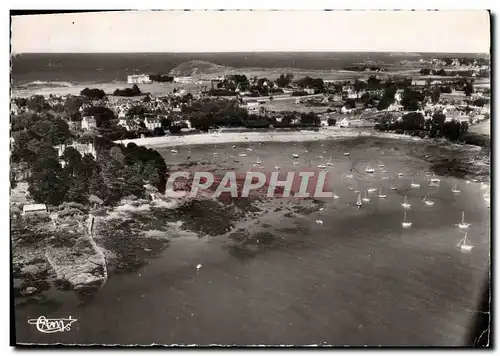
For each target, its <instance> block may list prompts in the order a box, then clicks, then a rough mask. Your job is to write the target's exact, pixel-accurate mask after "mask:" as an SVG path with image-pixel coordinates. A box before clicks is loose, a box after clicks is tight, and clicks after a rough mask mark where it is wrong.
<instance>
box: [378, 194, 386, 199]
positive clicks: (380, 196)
mask: <svg viewBox="0 0 500 356" xmlns="http://www.w3.org/2000/svg"><path fill="white" fill-rule="evenodd" d="M378 197H379V198H380V199H385V198H387V195H383V194H381V195H379V196H378Z"/></svg>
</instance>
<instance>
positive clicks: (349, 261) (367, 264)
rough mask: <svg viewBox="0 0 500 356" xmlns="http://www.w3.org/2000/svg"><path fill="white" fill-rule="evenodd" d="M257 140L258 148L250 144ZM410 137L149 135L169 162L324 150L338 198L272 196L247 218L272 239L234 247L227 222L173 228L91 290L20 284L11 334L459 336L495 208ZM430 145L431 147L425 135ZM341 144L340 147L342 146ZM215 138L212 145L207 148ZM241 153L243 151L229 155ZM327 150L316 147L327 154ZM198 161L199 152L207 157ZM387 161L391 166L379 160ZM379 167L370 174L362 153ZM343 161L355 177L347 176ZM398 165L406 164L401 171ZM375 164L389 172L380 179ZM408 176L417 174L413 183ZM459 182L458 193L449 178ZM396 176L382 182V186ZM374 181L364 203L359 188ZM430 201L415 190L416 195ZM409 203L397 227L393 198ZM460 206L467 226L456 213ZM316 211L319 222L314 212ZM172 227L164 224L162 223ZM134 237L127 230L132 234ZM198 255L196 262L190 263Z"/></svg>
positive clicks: (187, 339) (474, 298)
mask: <svg viewBox="0 0 500 356" xmlns="http://www.w3.org/2000/svg"><path fill="white" fill-rule="evenodd" d="M248 148H252V149H253V152H249V151H248V150H247V149H248ZM415 148H416V144H412V143H411V142H401V141H399V140H384V139H372V140H369V139H349V140H339V141H317V142H298V143H295V144H294V143H283V142H274V143H262V144H260V145H259V144H257V143H251V144H250V143H239V144H236V145H235V148H234V149H233V147H232V145H231V144H217V145H202V146H193V147H191V150H188V148H187V147H177V151H178V152H176V153H172V152H171V147H169V148H163V149H162V148H158V151H159V152H160V153H161V154H162V156H163V157H164V158H165V160H166V161H167V162H169V163H170V164H175V165H177V164H181V163H183V162H186V159H187V156H188V155H189V156H191V158H192V159H193V160H194V161H199V162H202V163H204V165H203V167H204V169H205V170H210V169H211V167H212V166H216V167H222V168H224V169H228V170H231V171H237V172H243V171H245V170H246V169H248V166H249V165H250V164H251V162H252V161H254V160H255V159H257V158H259V159H260V160H261V161H262V166H263V167H264V168H265V169H266V170H273V167H274V166H275V165H276V164H277V163H278V164H279V165H280V166H281V172H285V171H291V170H294V169H300V168H297V166H294V165H292V157H291V154H292V152H297V153H300V155H299V159H297V161H299V162H300V166H298V167H301V168H304V167H311V164H314V165H313V166H312V167H315V165H316V164H318V163H319V162H320V161H321V160H319V159H318V156H319V155H324V158H325V160H326V159H328V158H330V159H331V162H333V166H331V167H328V168H327V170H328V172H329V174H331V175H332V180H331V182H332V184H333V185H334V188H335V193H336V194H337V195H338V196H339V198H338V199H325V200H324V204H325V205H324V209H322V210H318V211H315V212H312V213H310V214H309V215H301V214H291V215H288V216H284V215H282V214H283V212H282V211H280V208H279V201H278V200H276V201H275V203H276V208H277V209H272V210H269V211H267V212H266V213H265V214H263V215H262V216H260V217H259V219H258V220H257V221H255V222H254V223H253V224H251V225H247V228H248V229H251V230H252V233H256V232H267V233H269V234H272V236H274V238H275V239H276V240H275V241H277V242H276V244H275V245H273V246H268V245H265V244H264V245H262V246H261V247H259V248H258V249H257V250H256V252H255V253H254V254H253V255H252V254H250V255H247V254H244V253H237V251H238V250H235V249H234V246H233V245H232V242H231V240H230V239H229V238H228V236H225V235H220V236H200V237H198V236H196V235H194V236H193V234H192V233H191V234H187V233H186V234H185V235H179V236H177V235H168V236H165V237H167V238H169V240H170V242H169V244H168V247H167V248H166V249H165V250H164V251H162V252H160V253H159V254H158V255H156V256H155V257H154V258H151V259H150V260H149V263H148V264H146V265H144V266H143V267H141V268H140V269H139V270H136V271H134V272H129V273H121V274H117V273H112V272H111V273H110V276H109V279H108V281H107V282H106V284H105V285H104V286H103V288H102V290H101V291H100V292H99V293H98V294H97V295H95V296H94V298H93V299H92V300H86V301H84V300H80V299H78V298H77V297H76V296H75V293H74V292H73V291H70V290H69V291H60V290H56V289H55V288H51V289H50V290H48V291H46V292H44V294H43V295H42V296H41V299H37V300H33V299H29V298H28V299H26V298H25V299H24V300H23V298H18V299H17V300H16V301H15V302H16V309H15V327H16V340H17V341H18V342H20V343H57V342H61V343H66V344H122V345H123V344H125V345H137V344H141V345H152V344H169V345H171V344H182V345H320V346H321V345H332V346H344V345H348V346H365V345H369V346H377V345H385V346H459V345H465V344H466V343H467V339H468V333H469V331H470V330H471V328H473V327H474V320H475V318H476V317H477V316H478V315H481V314H480V313H478V309H479V308H480V307H479V302H480V299H481V292H482V290H483V288H484V287H486V286H487V283H488V282H489V280H488V278H489V274H488V270H489V265H490V247H491V244H490V214H489V209H488V208H487V206H486V205H485V202H484V201H483V198H482V194H483V193H484V192H485V191H484V190H482V189H481V187H480V184H479V183H474V182H470V183H466V182H465V181H464V180H461V179H457V178H453V177H443V176H441V177H439V178H441V184H440V186H439V187H435V188H429V186H428V178H427V177H426V176H425V174H424V172H425V171H427V170H429V167H428V166H427V163H426V162H425V161H422V160H420V159H418V158H415V157H412V156H411V151H412V150H413V149H415ZM426 149H427V148H426ZM346 150H348V151H349V152H350V155H349V156H344V152H345V151H346ZM213 152H216V153H218V155H213ZM238 152H246V153H248V157H246V158H244V159H243V158H240V159H239V161H238V163H235V161H234V159H231V158H229V157H228V155H237V153H238ZM325 160H323V161H321V162H324V161H325ZM205 163H206V164H205ZM380 163H383V164H384V165H385V166H384V167H385V169H386V170H387V173H383V172H382V171H381V169H379V168H378V167H377V164H380ZM367 164H370V165H371V166H372V167H375V168H376V172H375V173H373V174H366V173H365V170H364V167H365V166H366V165H367ZM346 172H352V174H353V177H352V178H347V177H346V176H345V174H346ZM398 172H404V175H403V176H402V177H399V176H398ZM384 175H386V176H388V177H389V179H388V180H384V179H383V177H384ZM412 182H415V183H419V184H421V187H420V188H411V186H410V184H411V183H412ZM455 184H457V186H458V187H459V189H460V190H461V193H460V194H455V193H453V192H452V191H451V188H452V187H453V186H454V185H455ZM392 185H394V186H396V187H397V190H396V191H394V190H390V189H389V187H390V186H392ZM369 187H374V188H377V189H381V190H382V191H383V193H384V194H386V195H387V198H386V199H379V198H378V197H377V195H378V192H376V193H373V194H372V195H371V196H370V198H371V200H370V201H369V202H368V203H365V204H364V205H363V206H362V207H361V208H359V209H358V208H357V207H356V206H355V202H356V194H355V192H354V191H352V190H349V188H353V189H358V190H360V191H363V192H364V191H366V190H367V188H369ZM426 195H427V196H430V197H431V199H432V200H434V201H435V204H434V206H427V205H425V204H424V203H423V202H422V199H423V197H424V196H426ZM405 196H407V199H408V201H409V202H410V203H411V205H412V206H411V208H410V209H407V219H408V221H411V222H412V223H413V225H412V226H411V227H410V228H408V229H405V228H403V227H402V226H401V222H402V221H403V220H404V215H403V214H404V211H405V210H404V209H403V207H402V206H401V203H402V202H403V201H404V199H405V198H404V197H405ZM462 211H465V216H466V220H467V222H469V223H470V224H471V226H470V227H469V229H468V236H469V237H468V239H469V241H470V243H471V244H472V245H473V246H474V248H473V249H472V251H471V252H468V253H464V252H462V251H461V249H460V248H459V247H457V244H458V243H459V241H460V240H461V238H462V237H463V235H464V231H463V230H461V229H459V228H458V227H457V226H456V225H457V223H458V222H459V221H460V219H461V212H462ZM318 221H322V222H323V223H322V224H318V223H317V222H318ZM165 234H167V233H165ZM130 243H131V244H132V243H133V241H131V242H130ZM198 265H200V267H201V268H199V269H197V266H198ZM40 316H44V317H46V318H68V317H69V316H71V317H72V318H73V319H76V321H75V322H74V324H73V325H72V327H71V330H68V331H64V332H58V333H53V334H44V333H41V332H39V331H37V329H36V326H35V325H32V324H29V323H28V320H30V319H37V318H39V317H40Z"/></svg>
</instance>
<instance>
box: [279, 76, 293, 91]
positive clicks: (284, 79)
mask: <svg viewBox="0 0 500 356" xmlns="http://www.w3.org/2000/svg"><path fill="white" fill-rule="evenodd" d="M292 80H293V74H292V73H287V74H286V75H285V74H281V75H280V76H279V78H278V79H276V84H278V86H279V87H281V88H284V87H287V86H288V85H290V83H291V82H292Z"/></svg>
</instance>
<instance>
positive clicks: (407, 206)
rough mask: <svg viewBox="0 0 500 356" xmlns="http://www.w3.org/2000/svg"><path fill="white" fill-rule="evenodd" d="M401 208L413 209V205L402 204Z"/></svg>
mask: <svg viewBox="0 0 500 356" xmlns="http://www.w3.org/2000/svg"><path fill="white" fill-rule="evenodd" d="M401 206H402V207H403V208H405V209H408V208H411V204H408V203H403V204H401Z"/></svg>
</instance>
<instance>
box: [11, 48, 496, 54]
mask: <svg viewBox="0 0 500 356" xmlns="http://www.w3.org/2000/svg"><path fill="white" fill-rule="evenodd" d="M170 53H175V54H204V53H209V54H212V53H219V54H220V53H401V54H410V53H413V54H432V53H436V54H441V53H443V54H448V53H451V54H488V55H490V54H491V49H490V52H460V51H443V52H435V51H397V50H381V51H378V50H361V51H352V50H350V51H348V50H338V51H322V50H307V51H286V50H282V51H251V50H248V51H203V52H189V51H147V52H126V51H124V52H17V53H16V52H11V55H20V54H170Z"/></svg>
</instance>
